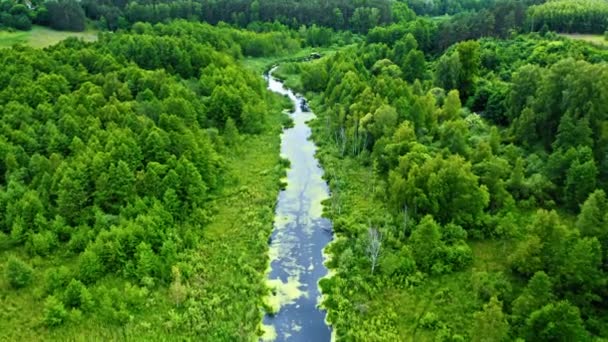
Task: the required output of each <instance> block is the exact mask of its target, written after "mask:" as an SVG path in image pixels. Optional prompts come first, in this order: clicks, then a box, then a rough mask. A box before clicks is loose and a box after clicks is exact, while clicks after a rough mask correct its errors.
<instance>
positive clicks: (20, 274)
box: [6, 257, 34, 289]
mask: <svg viewBox="0 0 608 342" xmlns="http://www.w3.org/2000/svg"><path fill="white" fill-rule="evenodd" d="M33 274H34V270H33V269H32V267H30V265H28V264H26V263H25V262H23V261H21V260H20V259H19V258H17V257H10V258H9V259H8V262H7V264H6V278H7V279H8V282H9V284H10V285H11V286H12V287H13V288H15V289H20V288H22V287H26V286H28V285H29V284H30V283H31V282H32V277H33Z"/></svg>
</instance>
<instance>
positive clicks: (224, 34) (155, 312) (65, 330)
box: [0, 5, 299, 340]
mask: <svg viewBox="0 0 608 342" xmlns="http://www.w3.org/2000/svg"><path fill="white" fill-rule="evenodd" d="M79 6H80V5H79ZM134 31H137V33H136V32H129V31H122V32H120V33H114V34H107V35H103V37H101V38H100V40H99V41H98V42H96V43H92V44H87V43H84V42H80V41H77V40H68V41H66V42H64V43H62V44H59V45H57V46H54V47H52V48H49V49H47V50H35V49H31V48H25V47H23V48H15V49H3V50H0V58H1V59H2V60H3V61H5V62H6V63H5V68H4V69H3V71H2V72H0V83H1V84H2V85H3V87H2V91H0V117H2V120H1V121H2V122H1V123H0V155H1V156H2V158H1V159H2V160H1V161H0V232H1V234H0V238H1V241H0V243H1V245H2V248H3V249H6V250H8V251H5V254H6V256H7V259H6V261H5V262H3V263H2V269H3V272H6V273H5V274H6V279H7V286H8V284H12V285H11V286H13V287H15V288H18V287H26V286H27V287H28V288H27V289H24V290H22V291H19V293H17V292H15V294H16V295H15V296H10V298H8V299H7V302H6V304H7V306H8V307H11V308H18V309H19V310H16V311H14V312H13V311H11V312H12V313H11V315H10V318H6V317H3V319H2V320H0V321H2V322H3V324H0V331H1V332H0V339H8V340H15V339H17V340H19V339H25V340H31V339H54V338H59V339H68V340H69V339H74V338H76V337H75V336H83V335H82V334H83V333H84V334H85V335H86V336H88V337H90V338H93V339H95V338H101V339H107V338H110V339H112V338H114V337H115V336H117V335H115V334H116V333H117V331H122V332H124V335H121V336H125V338H128V337H126V336H138V338H152V339H154V338H161V339H162V338H163V337H162V336H168V335H171V336H181V337H183V338H186V339H188V338H193V336H211V338H212V339H217V340H235V339H236V340H238V339H242V338H245V339H251V338H255V337H256V336H257V328H258V322H259V321H260V320H261V313H260V311H259V310H257V308H258V306H259V305H260V303H261V298H262V296H263V294H264V291H265V290H264V289H265V287H264V282H263V279H264V272H263V270H264V269H265V267H266V260H265V258H263V256H264V255H266V252H267V241H268V236H269V234H270V231H271V229H272V219H273V216H272V214H273V210H272V208H273V205H274V203H275V201H276V194H277V191H278V184H279V178H280V177H281V172H280V171H281V170H282V168H281V167H280V165H279V149H280V140H279V133H280V127H281V121H282V120H283V116H282V115H281V114H280V113H281V109H282V102H281V101H280V99H278V97H276V96H274V95H272V94H271V93H269V92H268V91H267V90H266V87H265V84H264V81H263V80H262V79H261V78H260V77H258V75H256V74H254V73H253V72H251V71H249V70H247V69H246V68H245V67H243V66H242V65H241V63H240V62H239V61H238V60H237V59H238V58H241V56H242V55H241V52H240V51H243V50H242V46H241V44H240V43H236V41H237V40H238V41H241V40H242V41H245V40H246V39H248V38H249V37H257V38H259V39H261V40H265V41H271V40H272V39H273V38H278V37H283V38H284V39H285V40H284V41H285V42H286V44H288V45H289V44H292V45H290V47H286V49H295V48H297V47H298V46H299V40H298V39H299V38H297V36H296V37H292V36H291V34H292V33H293V32H291V33H285V32H283V33H280V32H274V33H260V34H258V33H255V32H252V31H245V30H237V29H233V28H229V27H225V26H224V27H218V28H215V27H212V26H210V25H207V24H200V23H198V24H197V23H188V22H175V23H171V24H166V25H164V24H163V25H158V26H146V25H145V24H144V25H143V26H142V25H139V26H138V27H136V28H135V29H134ZM206 33H209V35H206ZM216 38H217V39H216ZM279 45H280V44H279ZM279 45H277V46H273V47H272V50H273V51H274V52H276V51H279V49H283V48H284V46H279ZM281 51H284V50H281ZM274 52H270V51H266V50H264V51H261V52H260V53H262V54H267V53H268V54H271V53H274ZM10 79H14V80H15V82H10ZM9 83H10V84H9ZM222 90H225V92H224V93H223V94H220V95H222V96H223V98H222V96H219V95H218V91H220V93H221V91H222ZM218 118H222V119H224V120H223V121H220V120H217V119H218ZM239 132H242V133H239ZM227 145H229V146H231V147H232V146H234V147H235V148H227ZM275 170H276V171H275ZM251 203H255V206H254V207H253V209H252V207H251ZM228 244H230V245H231V246H232V247H231V248H225V246H226V245H228ZM10 254H18V255H19V256H20V257H21V258H23V260H26V261H27V262H25V261H20V260H18V259H15V258H12V257H11V258H8V255H10ZM26 258H28V259H26ZM237 260H240V261H238V263H239V264H240V265H241V268H239V271H237V272H235V271H234V269H233V268H232V267H231V265H234V264H235V263H237ZM28 263H31V264H32V265H36V278H37V276H38V272H40V274H41V275H44V276H43V277H42V276H41V277H40V281H33V279H34V272H33V270H32V269H31V267H30V266H28ZM172 269H178V270H179V271H178V273H177V275H176V274H175V272H174V273H173V274H172ZM203 279H205V280H203ZM131 284H137V285H131ZM191 284H192V285H191ZM191 286H192V288H196V289H197V290H196V291H190V290H189V289H190V288H191ZM226 294H229V295H228V296H229V298H227V297H226ZM44 298H47V299H46V301H45V300H44ZM220 298H223V299H222V300H219V299H220ZM43 302H44V310H37V311H36V310H34V309H33V308H36V307H41V306H42V304H43ZM170 309H173V310H174V315H173V316H171V317H169V314H168V312H169V310H170ZM176 315H177V316H178V317H180V319H174V318H175V316H176ZM210 315H211V316H210ZM212 316H213V317H216V318H217V319H212V320H209V319H208V318H209V317H212ZM181 317H183V319H181ZM235 317H236V318H235ZM4 318H6V319H4ZM169 319H171V322H172V323H171V324H172V325H171V326H169V325H168V324H165V322H167V321H168V320H169ZM68 321H69V323H70V324H65V323H66V322H68ZM26 322H29V323H26ZM38 322H43V323H44V325H45V326H47V327H49V328H50V327H54V328H55V329H53V330H49V329H46V328H44V327H42V328H40V329H38V328H36V329H33V328H32V327H33V325H37V324H38ZM130 322H136V324H130ZM190 322H194V323H192V325H191V324H190ZM4 323H6V324H4ZM122 332H121V334H123V333H122ZM100 336H101V337H100ZM110 336H114V337H110ZM142 336H143V337H142ZM181 337H180V338H181Z"/></svg>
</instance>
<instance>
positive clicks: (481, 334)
mask: <svg viewBox="0 0 608 342" xmlns="http://www.w3.org/2000/svg"><path fill="white" fill-rule="evenodd" d="M474 319H475V325H474V326H473V330H472V332H471V335H472V340H473V341H504V340H506V339H507V338H508V336H509V323H508V322H507V319H506V317H505V314H504V313H503V312H502V303H501V302H500V301H499V300H498V299H497V298H496V297H492V298H491V299H490V302H488V304H485V305H484V306H483V310H482V311H479V312H476V313H475V314H474Z"/></svg>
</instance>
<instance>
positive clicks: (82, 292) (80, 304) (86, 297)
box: [64, 279, 93, 310]
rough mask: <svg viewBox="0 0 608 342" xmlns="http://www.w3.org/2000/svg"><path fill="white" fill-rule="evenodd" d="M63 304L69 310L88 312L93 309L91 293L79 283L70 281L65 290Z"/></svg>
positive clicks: (74, 280)
mask: <svg viewBox="0 0 608 342" xmlns="http://www.w3.org/2000/svg"><path fill="white" fill-rule="evenodd" d="M64 303H65V304H66V305H67V306H68V307H71V308H81V309H83V310H89V309H91V308H92V307H93V298H92V296H91V293H90V292H89V290H88V289H87V287H86V286H84V285H83V284H82V283H81V282H80V281H78V280H76V279H72V281H70V284H69V285H68V287H67V288H66V289H65V293H64Z"/></svg>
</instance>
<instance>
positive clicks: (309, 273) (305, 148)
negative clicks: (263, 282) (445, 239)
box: [264, 69, 332, 342]
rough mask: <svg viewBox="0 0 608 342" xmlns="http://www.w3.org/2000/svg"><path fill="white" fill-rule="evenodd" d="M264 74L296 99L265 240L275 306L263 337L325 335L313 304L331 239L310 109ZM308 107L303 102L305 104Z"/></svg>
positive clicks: (327, 330) (306, 338) (311, 338)
mask: <svg viewBox="0 0 608 342" xmlns="http://www.w3.org/2000/svg"><path fill="white" fill-rule="evenodd" d="M273 71H274V69H272V70H271V71H270V73H269V77H268V88H269V89H270V90H272V91H274V92H277V93H279V94H283V95H287V96H289V98H290V99H291V100H292V101H293V102H294V104H295V111H294V112H293V113H291V114H290V116H291V118H292V119H293V121H294V127H293V128H289V129H286V130H285V131H284V132H283V135H282V141H281V155H282V156H283V157H284V158H287V159H289V161H290V162H291V167H290V168H289V170H288V171H287V187H286V189H285V190H283V191H281V192H280V194H279V198H278V203H277V207H276V213H275V222H274V231H273V233H272V240H271V243H270V262H271V264H270V267H271V270H270V274H269V280H268V281H269V283H270V285H271V286H272V287H274V288H275V289H276V291H275V293H274V294H273V296H272V297H271V298H270V300H269V302H270V303H271V306H273V307H274V308H275V309H276V310H277V312H276V313H275V314H274V315H266V317H264V326H265V330H266V332H267V333H266V335H265V337H264V338H265V339H274V340H275V341H315V342H317V341H318V342H323V341H329V340H330V338H331V330H330V328H329V327H328V326H327V325H326V324H325V312H324V311H322V310H320V309H319V308H318V307H317V305H318V304H319V303H320V299H321V293H320V291H319V288H318V284H317V283H318V281H319V279H321V278H322V277H323V276H325V275H326V274H327V269H326V268H325V266H324V265H323V248H325V246H326V245H327V244H328V243H329V242H330V241H331V239H332V225H331V222H330V221H329V220H328V219H326V218H323V217H321V214H322V211H323V207H322V205H321V201H323V200H324V199H326V198H328V197H329V190H328V187H327V184H326V183H325V181H324V180H323V179H322V176H323V169H321V167H320V166H319V163H318V161H317V159H316V158H315V151H316V146H315V144H314V143H313V142H312V141H311V140H310V135H311V130H310V127H308V125H307V124H306V122H307V121H309V120H310V119H313V118H314V117H315V115H314V114H313V113H312V112H310V111H308V110H306V111H303V110H302V103H303V101H304V99H303V98H301V97H298V96H296V95H295V94H294V93H293V92H292V91H291V90H289V89H286V88H285V87H284V86H283V84H282V83H281V82H279V81H278V80H276V79H274V78H273V77H272V72H273ZM304 109H307V108H304Z"/></svg>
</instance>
